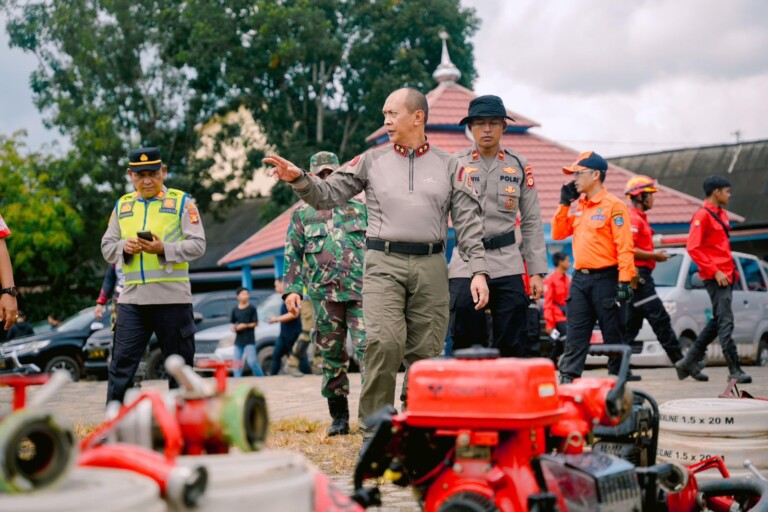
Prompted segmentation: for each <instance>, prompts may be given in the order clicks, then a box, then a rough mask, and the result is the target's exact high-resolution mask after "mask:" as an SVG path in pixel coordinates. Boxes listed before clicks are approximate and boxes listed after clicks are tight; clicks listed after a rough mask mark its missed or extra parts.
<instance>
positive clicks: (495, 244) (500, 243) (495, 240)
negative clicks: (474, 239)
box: [481, 231, 515, 249]
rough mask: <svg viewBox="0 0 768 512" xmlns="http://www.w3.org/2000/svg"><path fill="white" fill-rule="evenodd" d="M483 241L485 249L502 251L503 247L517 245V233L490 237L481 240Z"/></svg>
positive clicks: (512, 232) (511, 232)
mask: <svg viewBox="0 0 768 512" xmlns="http://www.w3.org/2000/svg"><path fill="white" fill-rule="evenodd" d="M481 240H482V242H483V247H485V248H486V249H501V248H502V247H506V246H508V245H513V244H514V243H515V232H514V231H510V232H509V233H504V234H503V235H496V236H488V237H485V238H481Z"/></svg>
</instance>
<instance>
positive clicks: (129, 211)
mask: <svg viewBox="0 0 768 512" xmlns="http://www.w3.org/2000/svg"><path fill="white" fill-rule="evenodd" d="M134 204H135V203H134V202H133V201H126V202H125V203H123V204H122V206H120V218H121V219H122V218H125V217H131V216H132V215H133V205H134Z"/></svg>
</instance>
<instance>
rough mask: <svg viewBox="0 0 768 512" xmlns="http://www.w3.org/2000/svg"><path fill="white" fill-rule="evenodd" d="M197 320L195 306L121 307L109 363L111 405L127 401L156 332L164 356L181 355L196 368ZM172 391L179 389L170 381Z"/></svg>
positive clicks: (108, 397)
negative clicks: (194, 312) (128, 390)
mask: <svg viewBox="0 0 768 512" xmlns="http://www.w3.org/2000/svg"><path fill="white" fill-rule="evenodd" d="M195 331H196V328H195V319H194V317H193V316H192V304H152V305H147V306H140V305H137V304H120V314H119V315H118V317H117V325H116V328H115V342H114V344H113V347H112V362H111V363H110V364H109V382H108V384H107V402H109V401H112V400H119V401H121V402H122V401H123V398H124V397H125V392H126V390H127V389H128V388H130V387H132V386H133V377H134V376H135V375H136V370H137V369H138V368H139V362H140V361H141V358H142V357H143V356H144V351H145V350H146V349H147V343H148V342H149V338H150V337H151V336H152V333H153V332H154V333H155V334H157V341H158V342H159V344H160V350H161V351H162V353H163V357H168V356H170V355H172V354H178V355H180V356H181V357H183V358H184V362H186V363H187V364H188V365H190V366H192V364H193V362H194V356H195ZM169 385H170V387H171V388H175V387H178V384H177V383H176V381H175V380H174V379H173V378H169Z"/></svg>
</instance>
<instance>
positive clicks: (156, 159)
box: [128, 148, 163, 172]
mask: <svg viewBox="0 0 768 512" xmlns="http://www.w3.org/2000/svg"><path fill="white" fill-rule="evenodd" d="M162 167H163V161H162V160H161V159H160V150H159V149H157V148H138V149H132V150H131V151H129V152H128V168H129V169H130V170H131V171H133V172H141V171H159V170H160V169H161V168H162Z"/></svg>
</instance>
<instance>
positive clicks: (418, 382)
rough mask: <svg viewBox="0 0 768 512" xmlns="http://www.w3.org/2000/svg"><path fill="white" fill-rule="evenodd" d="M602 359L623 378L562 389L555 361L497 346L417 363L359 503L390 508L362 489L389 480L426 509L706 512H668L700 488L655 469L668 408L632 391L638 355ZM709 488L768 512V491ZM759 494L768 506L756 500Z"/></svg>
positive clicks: (359, 486)
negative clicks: (404, 404) (404, 405)
mask: <svg viewBox="0 0 768 512" xmlns="http://www.w3.org/2000/svg"><path fill="white" fill-rule="evenodd" d="M591 351H592V353H596V354H601V355H608V354H620V355H621V356H622V364H621V370H620V372H619V378H618V380H614V379H612V378H582V379H576V380H575V381H574V382H573V383H571V384H565V385H560V386H558V385H557V380H556V377H555V368H554V365H553V364H552V363H551V361H549V360H547V359H499V358H497V356H498V353H497V351H495V350H493V349H481V348H474V349H468V350H462V351H457V353H456V357H455V358H454V359H433V360H424V361H419V362H417V363H415V364H414V365H413V366H412V367H411V369H410V374H409V385H408V410H407V411H405V412H402V413H400V414H397V411H395V410H394V409H393V408H391V407H388V408H384V409H382V410H381V411H379V412H378V413H377V415H376V417H375V418H372V421H371V422H370V423H371V425H370V426H372V427H374V428H375V434H374V436H373V437H372V438H371V439H369V440H368V441H367V442H366V444H365V445H364V447H363V449H362V450H361V454H360V457H359V459H358V461H357V466H356V468H355V475H354V486H355V493H354V496H353V497H354V499H355V500H356V501H357V502H358V503H360V504H361V505H363V506H373V505H376V504H379V503H380V495H379V491H378V489H377V488H375V487H373V488H365V487H363V482H364V480H365V479H367V478H377V477H382V476H383V477H384V478H385V479H387V480H389V481H391V482H393V483H395V484H396V485H401V486H411V487H413V489H414V494H415V495H416V496H417V498H418V499H419V501H420V502H421V503H422V506H423V508H424V510H425V511H426V512H460V511H461V512H486V511H487V512H492V511H499V512H522V511H531V512H533V511H537V512H554V511H561V512H563V511H567V512H573V511H585V512H586V511H617V512H618V511H638V512H639V511H643V512H651V511H666V510H670V511H674V512H678V511H679V512H692V511H695V510H701V507H700V505H699V501H697V500H698V499H699V496H700V494H701V493H700V492H698V491H697V492H694V493H693V494H692V495H688V496H687V497H686V495H685V494H682V493H681V494H678V497H679V499H678V501H677V502H676V505H675V507H674V508H668V507H667V502H666V497H667V496H670V495H673V494H675V493H680V491H682V490H684V489H692V488H693V486H695V485H696V482H695V478H689V476H691V475H692V474H693V473H689V472H688V471H686V469H685V468H683V467H682V466H680V465H677V464H654V462H655V450H656V446H655V443H656V437H657V436H658V408H657V407H656V404H655V402H654V401H653V399H652V398H650V397H648V396H647V395H644V396H643V395H642V394H639V395H633V393H632V392H631V391H629V390H628V389H627V388H626V386H625V384H626V376H627V373H628V369H629V356H630V349H629V348H628V347H616V346H610V345H603V346H597V347H593V348H592V349H591ZM645 402H649V403H650V406H645V405H644V404H645ZM596 431H599V433H600V437H599V439H598V442H597V443H595V440H596V439H597V438H596V435H595V432H596ZM585 448H586V450H585ZM619 455H621V456H623V457H624V458H621V457H619ZM630 461H631V462H630ZM643 463H644V464H647V465H646V467H638V466H637V465H636V464H643ZM729 480H731V484H735V482H733V481H734V480H735V479H729ZM707 485H710V484H709V483H707ZM701 486H702V484H699V488H701ZM747 487H748V488H747ZM706 491H707V495H706V496H707V498H708V499H710V498H712V497H714V496H729V495H730V496H731V498H729V499H730V503H732V504H733V503H736V502H740V503H747V502H749V503H748V505H747V506H749V507H752V508H751V509H750V510H753V511H757V510H760V511H763V510H768V484H766V485H762V483H757V484H750V485H749V486H738V485H725V486H723V485H721V486H720V487H718V486H717V485H712V486H709V487H707V489H706ZM734 494H736V495H737V496H735V497H733V495H734ZM743 495H746V497H744V496H743ZM754 495H758V496H759V495H763V496H764V498H763V499H762V501H760V502H759V503H751V501H754V499H752V500H751V501H750V499H751V496H754ZM732 510H741V509H735V508H734V509H732ZM744 510H747V509H744Z"/></svg>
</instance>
